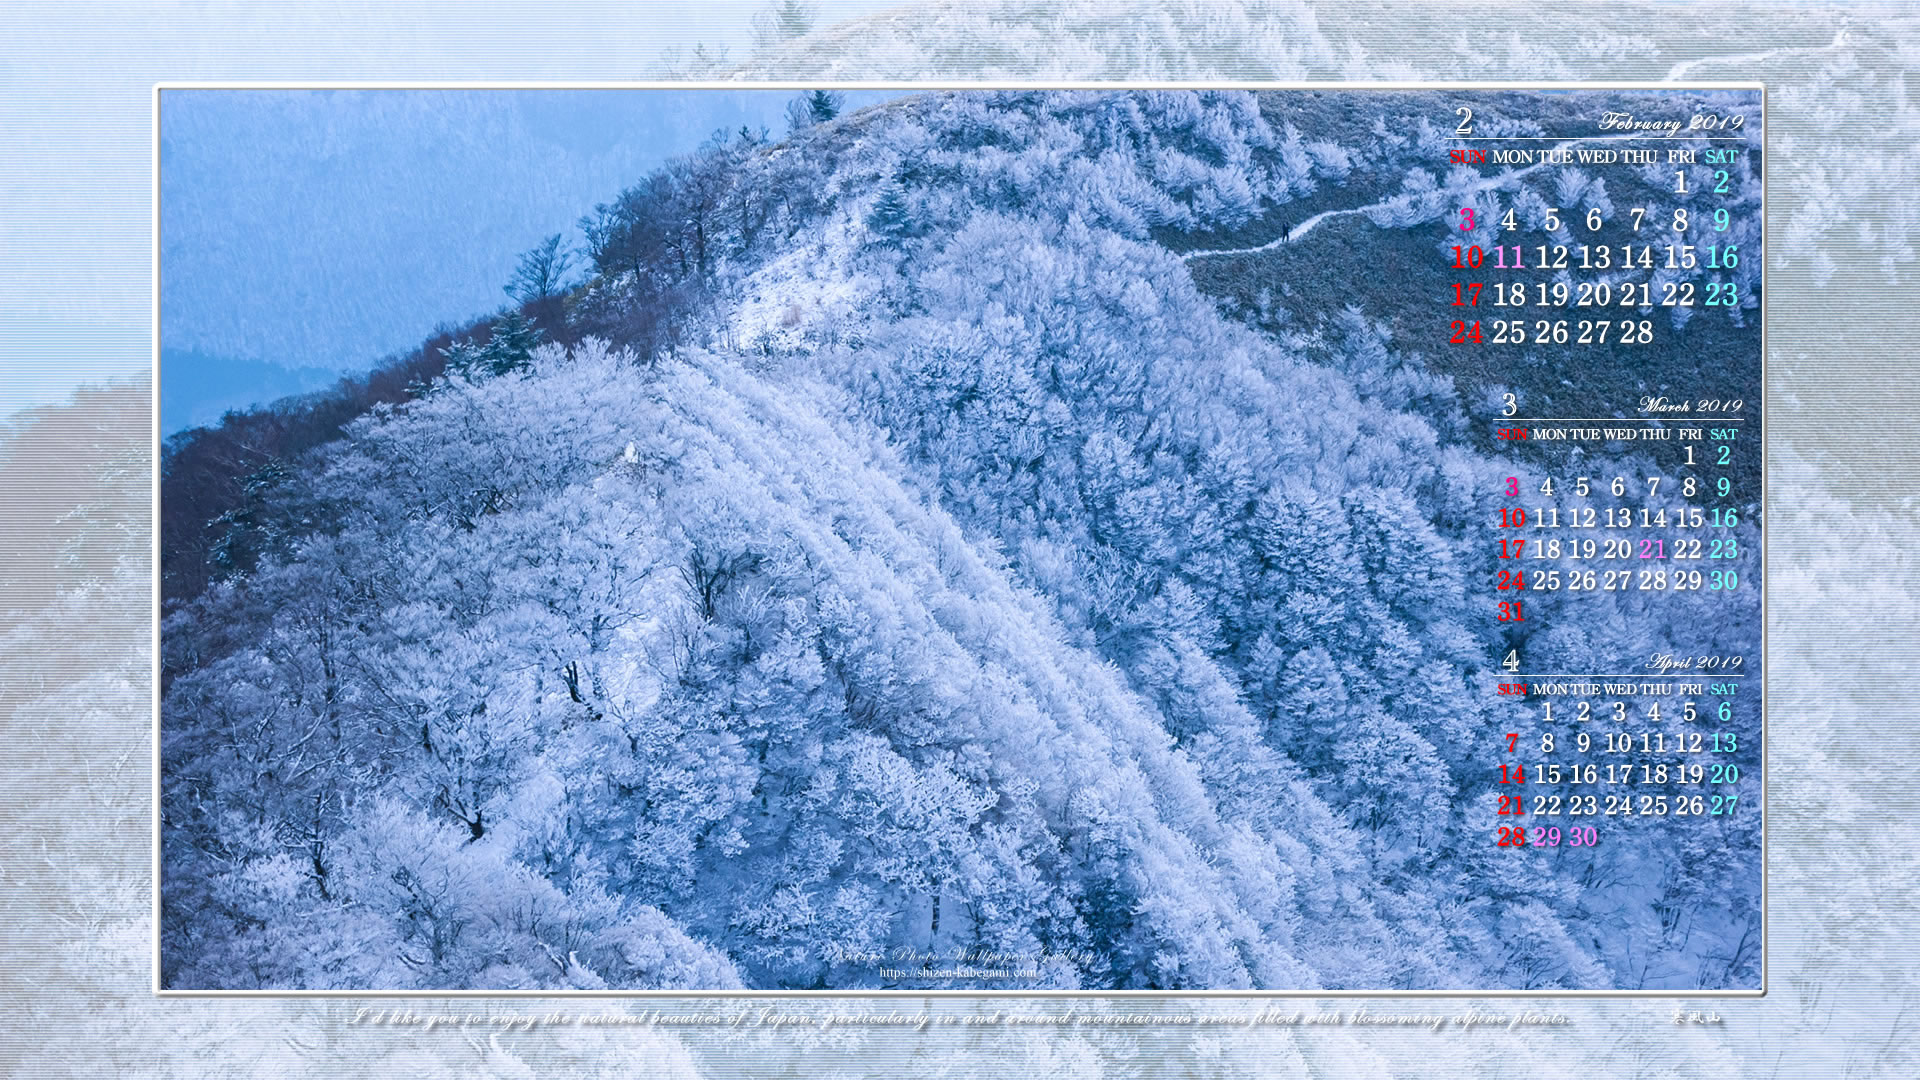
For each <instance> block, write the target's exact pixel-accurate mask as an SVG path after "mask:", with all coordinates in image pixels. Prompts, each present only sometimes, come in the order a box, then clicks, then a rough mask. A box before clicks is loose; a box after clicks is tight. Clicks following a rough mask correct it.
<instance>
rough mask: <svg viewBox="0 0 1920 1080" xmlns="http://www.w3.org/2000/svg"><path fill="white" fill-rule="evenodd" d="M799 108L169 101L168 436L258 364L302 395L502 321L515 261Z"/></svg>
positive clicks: (423, 99) (782, 103) (523, 93)
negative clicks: (436, 338)
mask: <svg viewBox="0 0 1920 1080" xmlns="http://www.w3.org/2000/svg"><path fill="white" fill-rule="evenodd" d="M793 96H794V95H793V92H792V91H785V90H738V91H736V90H504V91H492V90H445V91H441V90H356V91H342V90H327V91H315V90H169V91H163V92H162V95H161V103H160V268H161V270H160V325H161V346H162V354H161V364H162V375H161V378H162V383H163V393H162V409H163V413H164V415H163V418H162V423H163V427H164V428H165V430H168V431H172V430H175V429H177V428H178V427H180V426H182V425H183V424H186V423H197V422H206V421H209V420H212V419H214V418H216V417H217V415H218V412H219V411H220V409H222V408H225V407H233V406H235V405H240V404H245V403H246V402H243V401H237V400H235V399H234V398H235V395H236V394H240V395H246V394H257V393H259V392H262V391H257V390H252V389H249V388H250V387H252V386H253V384H254V383H256V382H259V381H260V376H261V375H262V373H263V370H264V371H268V372H270V370H271V369H270V368H269V367H267V366H269V365H270V366H273V367H280V368H292V369H305V375H304V377H302V378H299V379H281V380H279V381H278V382H274V381H273V380H271V379H269V380H267V382H266V383H263V384H262V385H269V386H273V387H274V388H275V389H276V390H278V391H279V392H293V391H297V390H301V389H307V388H311V387H313V386H316V385H319V384H321V383H324V382H325V381H327V380H326V378H325V375H324V373H325V372H345V371H356V370H364V369H365V368H367V367H368V366H370V365H371V364H373V363H374V362H376V361H378V360H379V359H380V358H382V357H384V356H387V355H391V354H394V353H398V352H403V351H405V350H407V349H410V348H412V347H413V346H416V345H418V344H419V343H420V341H421V340H422V339H423V338H426V337H427V336H429V335H431V334H432V333H433V332H434V330H435V328H436V327H438V326H439V325H441V324H443V323H463V322H465V321H467V320H469V319H471V318H474V317H476V316H480V315H484V314H487V313H489V312H491V311H495V310H497V309H499V308H500V307H501V306H502V305H503V304H504V303H505V302H506V297H505V295H504V293H503V292H502V286H503V285H505V284H506V282H507V280H508V278H509V277H510V276H511V274H512V272H513V268H514V265H515V262H516V261H517V258H518V255H519V253H520V252H522V251H525V250H526V249H527V248H529V247H532V246H533V245H534V244H536V243H538V242H539V241H540V240H541V238H542V237H544V236H547V235H549V234H551V233H555V232H560V233H563V234H565V236H566V237H567V240H568V242H569V244H573V243H576V242H577V241H578V240H579V239H580V237H579V233H578V230H577V228H576V226H575V222H576V221H577V220H578V218H579V217H580V216H581V215H582V214H584V213H586V212H588V211H589V210H591V209H592V208H593V206H594V204H595V203H598V202H604V201H608V200H610V199H612V198H613V197H614V196H615V195H616V194H617V193H618V192H619V191H620V189H621V188H623V187H625V186H627V185H628V184H631V183H632V182H634V181H635V180H637V179H638V178H639V177H641V176H642V175H643V174H645V173H646V172H647V170H649V169H651V168H653V167H654V166H656V165H658V164H660V163H661V162H662V161H664V160H665V159H666V158H667V157H669V156H671V155H673V154H677V153H681V152H684V151H686V150H689V149H691V148H693V147H694V146H696V145H698V144H699V143H700V142H701V141H702V140H704V139H706V138H707V137H709V136H710V135H712V134H713V133H714V131H715V130H716V129H724V130H727V131H734V130H737V129H739V128H740V127H742V126H746V127H749V128H752V129H755V130H759V129H762V128H764V129H767V130H768V131H770V132H771V133H772V134H773V135H775V136H776V137H777V136H780V135H782V134H784V132H785V129H786V122H785V110H786V105H787V102H788V101H789V100H790V99H791V98H792V97H793ZM866 96H871V95H863V97H866ZM188 365H192V366H194V367H195V368H199V369H202V370H195V371H192V372H190V373H189V372H187V371H185V368H186V367H187V366H188ZM229 367H230V368H232V369H233V370H232V372H231V378H222V377H216V378H208V376H209V375H220V374H222V373H223V371H224V369H226V368H229ZM209 368H211V370H205V369H209ZM175 373H180V374H191V375H192V376H193V377H192V379H191V380H190V381H185V382H182V383H180V384H179V385H182V386H191V387H192V388H193V391H192V393H191V395H190V396H187V397H182V396H181V395H179V394H174V393H171V392H170V384H171V382H172V376H173V374H175ZM223 382H225V383H227V384H229V385H228V388H227V390H228V392H222V389H221V384H222V383H223Z"/></svg>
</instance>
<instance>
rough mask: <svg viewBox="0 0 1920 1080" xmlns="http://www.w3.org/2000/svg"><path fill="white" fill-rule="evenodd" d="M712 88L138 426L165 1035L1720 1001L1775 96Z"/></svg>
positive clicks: (1736, 933) (176, 305) (178, 338)
mask: <svg viewBox="0 0 1920 1080" xmlns="http://www.w3.org/2000/svg"><path fill="white" fill-rule="evenodd" d="M721 92H722V91H721V90H720V89H718V88H709V89H688V90H673V91H668V90H661V89H630V90H598V91H593V92H591V93H587V92H578V93H575V95H574V96H573V97H567V96H565V94H567V93H568V92H565V91H542V90H519V91H487V92H486V93H495V94H503V95H505V96H504V97H503V99H502V100H503V101H507V102H508V103H509V104H511V103H512V99H513V95H516V94H517V95H542V94H546V95H549V96H547V97H544V98H542V99H541V102H540V108H539V109H538V110H531V109H530V110H529V111H528V113H527V115H528V116H546V117H549V118H551V117H554V116H558V115H567V116H569V117H570V120H571V126H570V127H569V130H570V131H571V132H572V135H570V136H569V137H570V138H579V137H580V135H579V132H580V131H583V130H591V129H593V128H594V125H593V124H592V123H591V121H592V119H593V117H594V116H595V115H596V114H595V113H594V110H596V109H604V108H607V107H608V103H609V102H611V101H614V100H615V99H614V97H611V96H610V95H629V96H637V97H638V98H639V99H641V100H642V101H643V102H646V103H655V104H657V107H658V108H660V109H671V110H678V111H682V112H685V113H687V114H689V115H696V116H708V115H720V113H719V112H718V111H716V110H717V108H718V107H717V106H716V105H715V104H714V103H715V102H716V101H719V100H720V99H719V98H717V97H714V96H713V95H717V94H720V93H721ZM725 92H726V93H727V94H729V95H732V97H730V98H728V99H727V100H728V101H732V100H733V99H734V98H742V99H744V98H751V97H753V95H771V96H772V97H771V98H769V99H768V100H771V101H774V104H775V105H777V106H779V107H778V108H773V109H765V108H763V109H762V112H765V113H767V114H768V115H783V116H784V117H785V128H786V130H784V131H783V132H776V131H773V130H769V129H768V128H766V127H755V126H753V125H751V124H746V125H738V126H737V130H736V125H734V124H732V123H729V124H728V125H725V126H722V127H721V130H718V131H717V132H716V133H715V134H714V135H713V136H711V137H710V138H706V139H704V140H702V141H696V142H692V143H690V144H689V145H687V146H685V147H681V148H678V149H677V150H676V151H675V152H674V154H673V155H672V156H670V157H669V158H668V159H667V160H666V163H665V164H663V165H661V166H660V167H659V168H658V169H657V170H654V171H653V172H652V173H651V174H649V175H645V176H635V177H633V178H631V184H630V186H627V187H625V188H624V190H610V191H608V192H606V193H605V196H604V198H605V201H604V202H600V203H598V204H597V205H593V206H590V207H582V208H581V210H582V215H583V216H581V217H580V219H579V220H578V221H577V222H567V221H560V222H556V223H554V225H553V226H552V228H553V229H555V230H567V231H565V232H561V233H558V234H556V235H555V236H554V237H553V238H551V239H549V240H548V241H547V242H546V243H545V244H544V245H542V246H540V247H536V248H534V249H533V250H531V251H529V252H527V253H526V254H525V255H523V256H522V257H521V259H520V262H519V264H518V270H517V272H516V273H515V274H514V276H513V277H512V278H511V279H510V280H507V281H506V282H505V284H506V285H507V288H508V293H509V295H510V296H511V298H512V303H511V304H510V305H509V306H508V307H506V308H504V309H502V310H500V311H498V312H494V313H491V314H487V315H484V316H483V317H480V318H478V319H475V320H473V321H471V322H469V323H467V324H464V325H456V324H454V323H449V324H447V326H445V327H443V328H442V331H441V332H440V333H439V334H438V335H437V336H436V337H434V338H433V339H431V340H429V341H427V342H425V343H423V344H422V345H421V346H420V347H419V348H418V349H417V350H414V351H412V352H410V353H408V354H406V355H403V356H401V357H399V358H398V359H393V358H389V359H388V360H387V361H385V362H383V364H382V365H380V366H376V364H375V358H372V357H369V358H368V361H367V364H368V367H369V369H370V373H369V374H368V375H367V376H365V377H364V378H360V379H357V380H348V381H347V382H345V383H342V384H341V385H340V386H339V387H338V388H336V389H335V390H333V391H328V392H325V393H324V394H321V395H319V396H311V397H308V398H303V399H299V400H297V401H287V402H281V403H279V404H277V405H272V406H264V407H261V408H259V409H256V410H254V411H252V412H250V413H246V414H238V413H236V414H231V415H229V416H228V417H227V418H226V419H225V420H223V421H221V422H220V423H218V424H214V425H211V426H205V427H192V428H183V429H182V430H180V431H179V432H177V433H174V434H171V435H170V439H169V442H168V444H167V451H166V455H165V458H164V460H163V467H162V472H163V477H162V501H161V523H162V524H161V531H162V538H161V547H162V581H161V584H162V594H163V595H162V605H163V614H164V620H163V623H162V629H161V643H160V644H161V648H160V665H161V667H160V673H159V675H160V680H159V681H160V685H161V688H162V694H161V699H160V706H159V728H160V754H159V758H160V791H161V807H162V815H161V816H162V821H161V825H160V840H159V843H160V867H161V919H160V930H159V939H160V940H159V951H160V963H159V971H160V982H161V987H162V989H165V990H169V991H199V990H258V991H275V990H287V989H303V990H333V991H340V992H352V991H365V990H408V991H429V990H447V989H465V990H485V991H499V992H527V993H535V992H537V993H552V992H564V991H592V992H605V991H634V992H655V993H661V992H674V993H686V992H700V993H758V994H768V993H810V992H844V991H849V990H853V991H859V992H862V993H875V994H884V993H890V992H900V993H914V994H926V993H929V992H959V993H969V994H980V993H1014V994H1029V995H1031V994H1045V993H1083V994H1096V993H1107V992H1112V991H1127V990H1135V991H1145V990H1153V991H1163V992H1177V991H1243V992H1247V993H1274V994H1279V993H1313V994H1331V993H1378V994H1394V993H1407V992H1449V993H1453V992H1457V993H1472V992H1480V991H1525V992H1529V993H1539V994H1555V993H1559V994H1592V993H1600V992H1609V993H1612V992H1628V993H1643V994H1672V993H1678V992H1684V993H1688V994H1709V993H1725V994H1753V993H1759V992H1761V991H1762V990H1763V989H1764V986H1765V983H1764V972H1765V962H1764V960H1765V957H1764V943H1765V918H1764V916H1765V882H1764V853H1765V843H1764V837H1765V830H1764V815H1765V799H1764V791H1765V788H1764V783H1765V777H1766V769H1765V749H1766V745H1765V730H1766V729H1765V716H1764V704H1765V697H1764V682H1763V666H1764V665H1763V643H1764V639H1763V629H1762V628H1763V607H1764V605H1763V599H1764V595H1763V589H1764V585H1765V573H1764V566H1765V564H1764V555H1765V552H1764V529H1763V526H1764V521H1763V520H1762V517H1763V510H1762V508H1763V505H1764V501H1763V489H1764V483H1765V475H1764V468H1763V466H1764V455H1763V453H1762V447H1763V443H1762V438H1763V433H1764V427H1763V415H1762V408H1761V401H1762V397H1763V388H1764V379H1763V355H1764V354H1763V332H1764V328H1763V319H1762V305H1763V300H1764V294H1763V287H1762V268H1763V266H1764V263H1765V259H1764V255H1765V249H1764V246H1763V242H1764V233H1765V229H1764V150H1765V141H1764V138H1763V129H1764V123H1763V100H1762V92H1761V90H1760V89H1759V88H1758V87H1747V86H1730V85H1726V86H1702V87H1677V86H1666V85H1663V86H1659V87H1646V88H1634V87H1618V88H1607V87H1591V86H1578V87H1576V86H1535V87H1498V86H1444V87H1439V86H1436V87H1401V88H1389V87H1381V88H1368V89H1349V88H1332V87H1276V88H1251V89H1234V90H1207V91H1195V90H1191V89H1179V88H1169V89H1124V90H1122V89H1112V90H1108V89H1101V90H1084V89H1082V90H1071V91H1063V90H1052V89H1045V88H1011V89H981V90H965V91H961V90H935V91H928V90H921V89H917V88H912V87H899V88H895V89H892V90H875V89H873V88H863V89H861V90H859V91H853V90H847V91H845V92H842V91H838V90H834V89H831V88H821V89H818V90H813V91H809V92H806V93H802V94H799V95H795V94H794V93H793V92H792V91H762V90H751V91H741V90H738V89H737V88H735V89H729V90H726V91H725ZM231 93H232V92H229V91H220V90H214V89H184V88H183V89H178V90H172V89H163V90H162V91H161V92H160V119H159V127H160V132H161V137H162V139H163V145H164V146H165V147H166V154H165V155H163V156H162V158H161V160H160V163H159V173H160V196H159V202H160V213H161V220H162V224H163V226H164V229H163V235H165V236H168V237H172V238H174V239H172V240H170V241H169V245H170V246H163V248H162V252H161V265H160V273H161V279H162V280H161V284H160V294H161V298H162V302H161V323H160V338H161V342H162V349H163V356H176V357H178V358H179V359H178V360H177V361H172V362H163V364H162V368H163V370H162V372H161V378H162V381H163V382H165V381H166V380H167V379H169V378H182V379H183V381H184V376H185V375H188V374H191V371H185V372H183V371H181V370H180V369H179V367H178V366H175V367H171V368H170V367H169V364H170V363H174V364H177V365H190V364H192V363H194V362H195V361H194V360H193V356H194V355H195V354H194V353H193V352H192V349H193V348H196V347H199V343H198V342H197V341H196V340H195V339H194V338H193V336H192V333H193V328H194V327H196V326H198V325H203V324H207V325H212V324H215V323H217V325H219V326H223V327H231V326H236V325H237V326H246V325H248V319H249V318H250V315H249V312H250V311H264V308H263V307H262V301H261V300H260V298H259V297H257V296H255V295H253V294H252V293H251V292H250V291H249V290H250V288H252V287H253V286H250V285H249V284H248V283H247V282H246V281H245V280H239V279H236V280H233V281H225V280H209V276H208V275H205V274H202V273H198V272H196V269H195V268H196V267H198V266H201V265H203V263H202V262H200V261H197V256H196V255H195V251H196V248H195V247H194V245H195V244H196V243H200V244H205V245H208V247H209V249H210V250H213V249H217V248H218V247H219V244H220V243H224V242H229V241H231V240H232V236H231V235H230V234H231V233H232V232H233V230H234V228H235V226H233V225H232V224H231V223H229V222H228V219H227V218H225V217H223V216H222V215H223V214H227V213H230V212H232V208H233V207H236V206H242V207H244V206H247V205H251V203H249V201H248V200H257V199H271V198H274V197H276V196H275V195H274V191H276V190H279V188H273V187H262V189H261V190H260V191H257V192H256V191H250V190H229V189H228V188H227V187H223V186H222V185H231V186H236V187H244V183H245V182H244V176H243V175H242V174H243V173H244V170H236V169H224V170H223V169H220V168H214V167H212V166H211V165H209V164H208V162H209V161H215V162H217V161H219V160H226V159H221V158H219V156H218V155H217V154H215V153H214V149H213V148H214V144H216V143H218V142H219V138H220V137H221V136H219V135H218V133H219V132H222V131H225V132H231V131H233V130H238V128H236V127H235V125H240V126H242V127H244V126H245V125H246V124H248V123H251V122H252V120H250V119H249V118H250V117H251V116H252V114H251V113H250V112H249V110H254V109H258V110H264V111H263V112H262V115H263V116H270V117H272V118H274V124H279V125H283V126H284V125H285V124H286V123H288V122H289V121H288V118H289V117H291V118H295V119H300V120H302V122H304V121H307V120H316V121H317V120H324V121H326V122H328V123H347V122H351V123H361V122H365V117H364V116H362V115H361V113H359V112H356V111H355V110H362V111H364V112H365V114H366V115H371V116H377V117H379V121H378V122H380V123H383V124H398V125H402V130H399V131H397V133H396V137H398V136H403V135H404V134H405V133H406V132H405V130H404V125H406V124H409V123H419V122H422V121H421V118H422V117H426V116H430V115H431V114H432V109H433V103H432V101H431V100H429V99H428V98H425V97H422V98H420V99H419V100H418V101H417V102H415V104H416V105H418V108H415V109H412V110H393V109H386V110H385V111H376V110H379V109H381V108H384V105H383V104H382V103H380V102H376V101H374V100H373V99H372V98H371V97H369V95H372V94H377V93H387V94H401V95H408V94H418V93H421V92H419V91H406V90H397V91H383V92H373V91H355V92H331V93H325V94H322V93H318V92H314V91H301V90H277V91H271V92H260V91H255V92H250V96H246V97H241V98H234V97H230V96H223V95H229V94H231ZM456 93H458V92H456ZM475 93H479V92H478V91H475ZM787 99H792V100H791V102H790V103H789V102H788V101H787ZM629 104H631V102H629ZM762 104H763V105H764V104H765V102H762ZM516 107H517V106H516ZM727 107H728V108H734V107H735V106H734V105H728V106H727ZM727 115H729V116H732V115H734V114H732V113H728V114H727ZM216 121H217V122H216ZM296 126H297V125H296ZM716 126H718V125H716ZM249 130H251V129H249ZM259 130H260V131H261V132H262V134H261V135H260V136H259V138H261V139H263V140H269V141H270V140H271V139H273V138H275V137H276V136H274V135H273V134H272V133H273V131H275V130H278V128H276V127H275V126H274V125H268V124H262V125H261V126H260V127H259ZM227 150H228V152H230V151H231V148H230V147H229V148H227ZM236 176H241V179H235V177H236ZM323 179H324V178H321V179H315V180H314V181H313V187H314V190H320V191H324V188H325V184H324V182H323ZM276 184H279V185H280V186H281V187H285V186H286V184H287V182H286V179H285V178H284V177H281V178H278V179H277V180H276ZM293 188H294V190H295V191H296V192H298V191H305V190H306V189H303V188H300V186H299V185H298V184H295V185H293ZM302 197H306V198H311V197H314V196H313V195H312V192H310V191H309V192H307V194H305V195H303V196H302ZM214 314H217V316H218V318H217V319H215V318H214V317H213V315H214ZM462 314H465V313H458V312H450V313H448V317H449V318H452V317H454V316H457V315H462ZM257 317H259V318H265V316H264V315H259V316H257ZM342 318H350V315H344V314H343V316H342ZM318 332H320V333H322V334H324V333H325V328H324V327H322V328H320V330H319V331H318ZM169 335H172V336H171V337H170V336H169ZM170 343H171V347H173V348H174V350H175V351H173V352H167V351H166V350H167V349H168V348H169V347H170ZM343 418H344V419H343Z"/></svg>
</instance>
